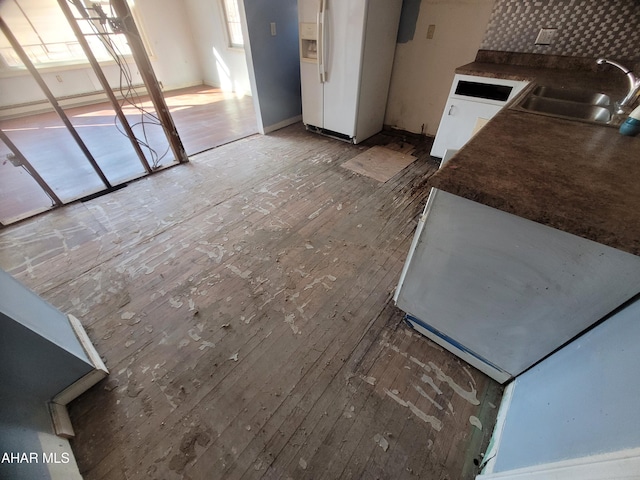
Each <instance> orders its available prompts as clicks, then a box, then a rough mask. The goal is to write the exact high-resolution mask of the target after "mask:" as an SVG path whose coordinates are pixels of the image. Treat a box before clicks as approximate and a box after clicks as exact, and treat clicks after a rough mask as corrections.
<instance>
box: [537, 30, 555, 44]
mask: <svg viewBox="0 0 640 480" xmlns="http://www.w3.org/2000/svg"><path fill="white" fill-rule="evenodd" d="M556 33H558V29H557V28H541V29H540V31H539V32H538V36H537V38H536V45H551V43H552V42H553V39H554V38H555V37H556Z"/></svg>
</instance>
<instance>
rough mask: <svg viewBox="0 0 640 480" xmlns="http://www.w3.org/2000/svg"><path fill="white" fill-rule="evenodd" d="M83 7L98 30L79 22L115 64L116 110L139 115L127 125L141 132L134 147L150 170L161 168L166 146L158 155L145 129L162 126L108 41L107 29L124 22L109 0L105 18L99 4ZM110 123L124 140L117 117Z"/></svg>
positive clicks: (91, 24)
mask: <svg viewBox="0 0 640 480" xmlns="http://www.w3.org/2000/svg"><path fill="white" fill-rule="evenodd" d="M68 2H69V3H70V4H72V5H74V2H73V0H68ZM86 8H87V10H93V12H95V15H96V16H97V17H93V15H92V18H90V19H89V20H98V21H99V23H100V26H101V27H102V29H100V28H98V26H97V25H96V24H95V23H94V22H93V21H88V20H87V19H84V18H82V19H80V20H85V21H87V23H88V25H89V27H90V28H91V30H92V31H93V33H94V34H96V35H97V36H99V38H100V39H101V40H102V44H103V45H104V47H105V50H106V51H107V53H108V54H109V56H110V57H111V58H112V59H113V61H114V62H115V63H116V65H117V67H118V70H119V89H120V94H121V96H122V100H121V103H120V107H121V108H123V107H125V105H129V106H130V107H132V108H133V109H134V110H136V111H137V112H138V113H139V115H140V120H139V121H138V122H135V123H133V124H131V125H130V126H131V129H132V130H133V128H136V127H140V129H141V130H142V135H141V136H142V137H143V138H142V139H141V138H138V136H137V135H136V136H135V141H136V142H138V144H139V145H140V146H141V147H142V148H145V149H147V150H148V152H149V156H150V157H151V165H152V168H153V169H154V170H155V169H158V168H160V166H161V165H160V162H161V161H162V160H163V159H164V158H165V157H166V155H167V153H168V152H169V149H170V147H169V146H168V147H167V148H166V150H165V151H164V152H163V153H162V154H159V153H158V152H157V151H156V149H154V148H153V147H152V146H151V144H150V140H149V134H148V132H147V129H148V127H151V126H154V125H155V126H159V127H161V128H162V123H161V122H160V119H159V118H158V117H157V116H156V115H155V114H154V113H152V112H150V111H148V110H147V109H146V108H145V107H144V104H143V103H142V102H141V101H140V95H139V94H138V92H137V91H136V88H135V86H134V84H133V74H132V72H131V69H130V67H129V64H128V63H127V61H126V59H125V58H124V57H125V55H124V54H123V53H122V51H121V50H120V47H118V45H117V44H116V43H115V42H114V41H113V39H112V38H111V35H113V34H114V33H112V32H109V31H108V28H111V30H112V31H113V30H117V29H118V28H124V24H125V23H124V22H123V21H122V19H118V18H117V17H116V16H115V14H114V11H113V7H112V6H111V1H109V8H110V12H109V15H107V14H106V13H105V12H104V10H103V8H102V5H100V4H99V3H93V4H92V5H91V6H89V7H86ZM107 26H108V27H107ZM114 26H115V28H114ZM123 32H124V30H123ZM138 103H140V104H138ZM113 123H114V126H115V127H116V129H117V130H118V132H120V133H121V134H122V135H124V136H125V137H126V136H127V134H126V133H125V132H124V131H122V129H121V128H120V126H119V125H118V119H117V116H115V117H114V119H113ZM134 135H135V134H134Z"/></svg>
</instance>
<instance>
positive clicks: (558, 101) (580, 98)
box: [517, 86, 614, 125]
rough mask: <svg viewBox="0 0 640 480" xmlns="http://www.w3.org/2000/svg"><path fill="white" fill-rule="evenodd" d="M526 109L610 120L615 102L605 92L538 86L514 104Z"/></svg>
mask: <svg viewBox="0 0 640 480" xmlns="http://www.w3.org/2000/svg"><path fill="white" fill-rule="evenodd" d="M517 107H518V108H519V109H522V110H525V111H527V112H532V113H538V114H541V115H549V116H552V117H559V118H565V119H569V120H579V121H582V122H590V123H598V124H605V125H606V124H610V123H611V121H612V119H613V110H614V108H613V107H614V106H613V105H612V103H611V99H610V98H609V97H608V96H607V95H605V94H604V93H595V92H590V91H586V90H579V89H565V88H559V87H547V86H537V87H535V88H534V89H533V90H532V91H531V92H529V94H528V95H527V96H526V97H525V98H524V99H523V100H522V101H520V103H519V104H518V106H517Z"/></svg>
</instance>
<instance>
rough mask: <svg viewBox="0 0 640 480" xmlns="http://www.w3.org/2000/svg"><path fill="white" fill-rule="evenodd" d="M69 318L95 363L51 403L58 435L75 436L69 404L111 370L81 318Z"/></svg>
mask: <svg viewBox="0 0 640 480" xmlns="http://www.w3.org/2000/svg"><path fill="white" fill-rule="evenodd" d="M67 318H68V319H69V323H70V324H71V327H72V328H73V331H74V332H75V334H76V337H77V338H78V341H79V342H80V344H81V345H82V348H83V349H84V351H85V353H86V354H87V357H88V358H89V360H90V361H91V363H92V365H93V370H92V371H90V372H89V373H87V374H86V375H85V376H83V377H82V378H80V379H78V380H77V381H75V382H74V383H72V384H71V385H69V386H68V387H67V388H65V389H64V390H62V391H61V392H60V393H58V394H57V395H56V396H55V397H53V399H52V400H51V402H50V404H49V411H50V412H51V419H52V421H53V426H54V429H55V432H56V435H58V436H60V437H64V438H73V437H74V436H75V433H74V431H73V426H72V424H71V419H70V418H69V413H68V411H67V405H68V404H69V403H70V402H71V401H72V400H74V399H76V398H78V397H79V396H80V395H82V394H83V393H84V392H86V391H87V390H89V389H90V388H91V387H93V386H94V385H95V384H96V383H98V382H99V381H100V380H102V379H103V378H105V377H106V376H107V375H108V374H109V370H107V367H106V365H105V364H104V362H103V361H102V358H100V355H99V354H98V351H97V350H96V349H95V347H94V346H93V343H91V340H90V339H89V336H88V335H87V332H86V331H85V329H84V327H83V326H82V324H81V323H80V320H78V319H77V318H76V317H74V316H73V315H67Z"/></svg>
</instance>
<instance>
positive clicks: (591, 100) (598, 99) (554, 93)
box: [531, 86, 611, 107]
mask: <svg viewBox="0 0 640 480" xmlns="http://www.w3.org/2000/svg"><path fill="white" fill-rule="evenodd" d="M531 95H533V96H536V97H542V98H550V99H555V100H564V101H566V102H577V103H586V104H587V105H599V106H603V107H607V106H609V105H611V99H610V98H609V96H608V95H605V94H604V93H594V92H590V91H588V90H573V89H566V88H558V87H545V86H538V87H536V88H535V89H534V90H533V91H532V92H531Z"/></svg>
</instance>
